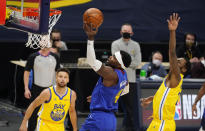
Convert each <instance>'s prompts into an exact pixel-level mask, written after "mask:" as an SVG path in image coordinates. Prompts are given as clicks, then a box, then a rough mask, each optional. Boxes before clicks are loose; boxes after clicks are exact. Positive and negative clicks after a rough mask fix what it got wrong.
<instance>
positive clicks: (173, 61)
mask: <svg viewBox="0 0 205 131" xmlns="http://www.w3.org/2000/svg"><path fill="white" fill-rule="evenodd" d="M179 20H180V17H178V14H177V13H173V14H172V15H171V16H170V18H169V19H168V20H167V22H168V29H169V32H170V36H169V63H170V71H169V76H168V77H169V80H170V81H171V82H170V85H169V87H170V88H172V87H176V86H177V85H178V83H179V82H180V69H179V67H178V63H177V56H176V29H177V27H178V23H179Z"/></svg>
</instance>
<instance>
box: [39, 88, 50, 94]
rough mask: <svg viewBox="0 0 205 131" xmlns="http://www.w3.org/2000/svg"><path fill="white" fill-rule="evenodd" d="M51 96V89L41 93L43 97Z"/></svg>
mask: <svg viewBox="0 0 205 131" xmlns="http://www.w3.org/2000/svg"><path fill="white" fill-rule="evenodd" d="M50 94H51V88H46V89H44V90H43V91H42V92H41V95H42V96H50Z"/></svg>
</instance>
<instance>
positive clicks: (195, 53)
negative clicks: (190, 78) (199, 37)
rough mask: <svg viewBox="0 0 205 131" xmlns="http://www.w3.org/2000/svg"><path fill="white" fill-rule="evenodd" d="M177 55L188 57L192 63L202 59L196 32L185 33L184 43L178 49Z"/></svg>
mask: <svg viewBox="0 0 205 131" xmlns="http://www.w3.org/2000/svg"><path fill="white" fill-rule="evenodd" d="M177 57H178V58H181V57H183V58H185V59H188V60H189V61H190V62H191V63H194V62H199V61H200V58H202V54H201V52H200V50H199V47H198V46H197V42H196V35H195V34H193V33H186V34H185V35H184V44H183V45H181V46H180V47H179V48H178V49H177Z"/></svg>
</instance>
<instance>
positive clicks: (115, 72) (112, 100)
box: [80, 23, 131, 131]
mask: <svg viewBox="0 0 205 131" xmlns="http://www.w3.org/2000/svg"><path fill="white" fill-rule="evenodd" d="M84 31H85V33H86V34H87V36H88V42H87V63H88V64H89V65H90V66H91V67H92V68H93V70H94V71H95V72H96V73H98V74H99V75H100V76H101V77H100V78H99V80H98V82H97V84H96V86H95V88H94V90H93V92H92V96H91V97H88V101H90V98H91V101H90V112H91V113H90V115H89V116H88V118H87V119H86V121H85V123H84V124H83V126H82V128H81V129H80V131H88V130H89V131H115V130H116V118H115V115H114V112H116V111H117V110H118V99H119V97H120V96H121V95H122V93H123V91H124V88H125V86H126V85H127V84H128V80H127V73H126V71H125V70H124V69H125V68H126V67H129V65H130V63H131V56H130V55H129V54H128V53H126V52H124V51H118V52H116V53H115V54H114V55H113V56H110V57H109V58H108V60H107V63H106V65H104V64H103V63H102V62H101V61H99V60H97V59H96V56H95V51H94V37H95V35H96V34H97V31H98V29H93V28H92V25H91V24H87V23H84Z"/></svg>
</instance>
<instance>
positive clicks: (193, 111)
mask: <svg viewBox="0 0 205 131" xmlns="http://www.w3.org/2000/svg"><path fill="white" fill-rule="evenodd" d="M192 115H193V116H197V109H196V104H193V105H192Z"/></svg>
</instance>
